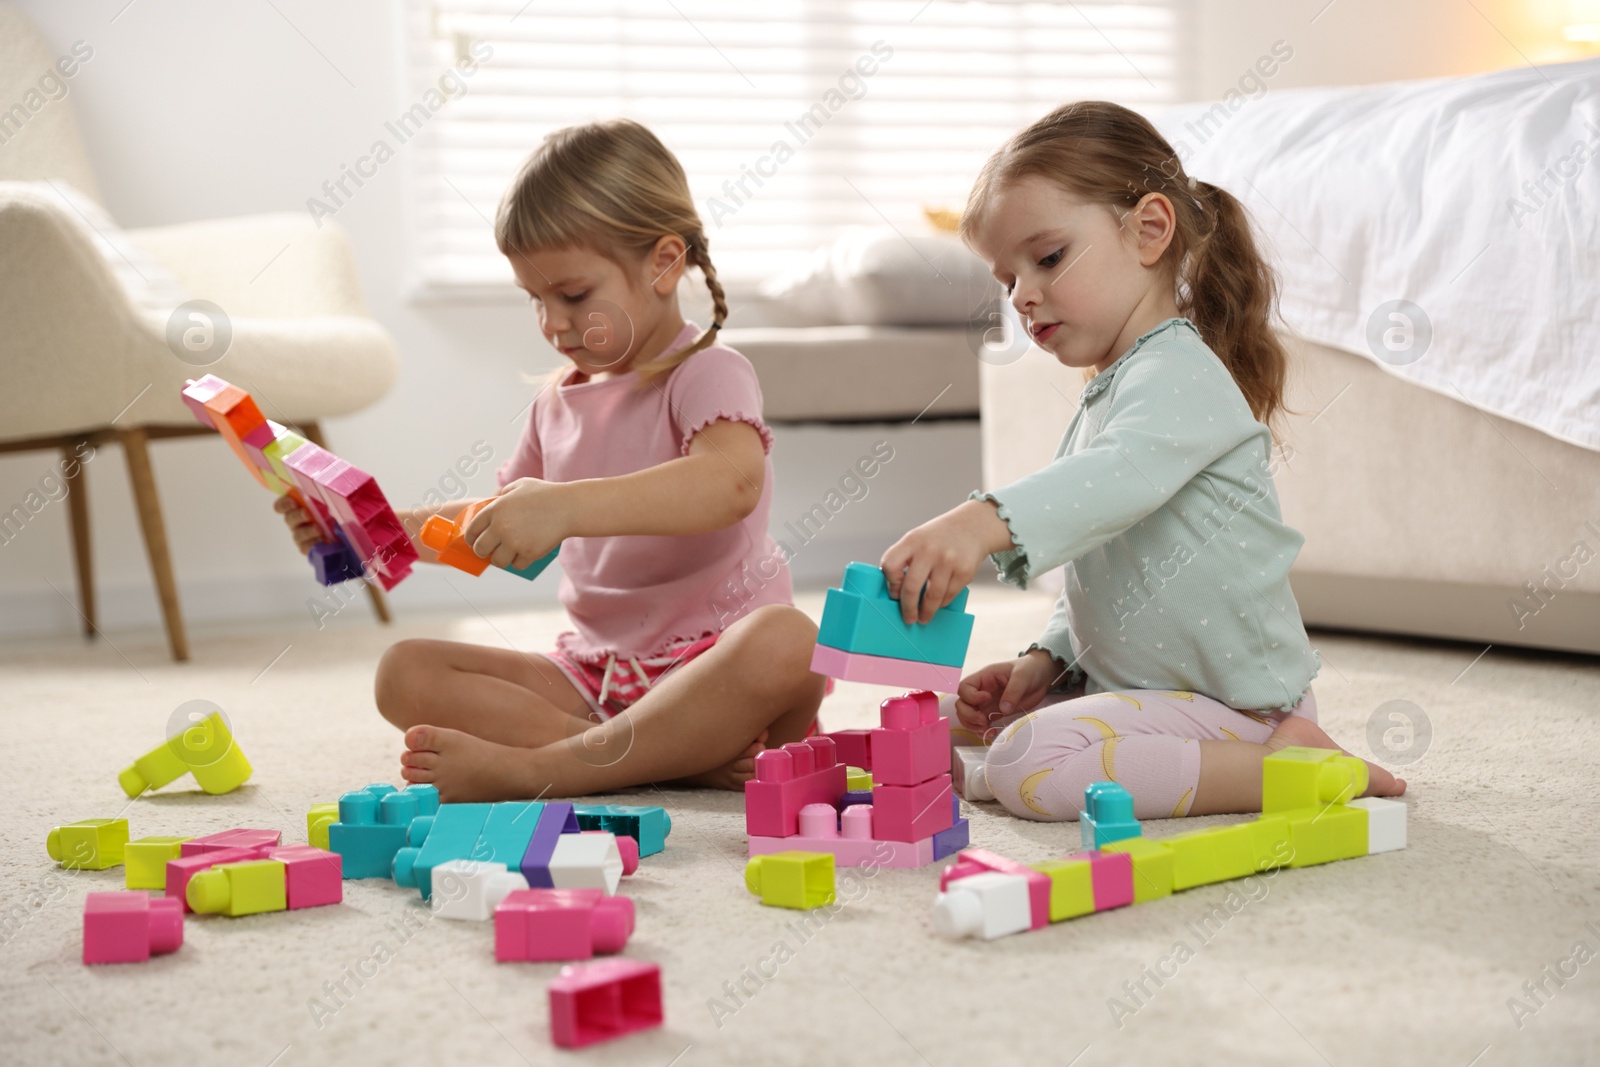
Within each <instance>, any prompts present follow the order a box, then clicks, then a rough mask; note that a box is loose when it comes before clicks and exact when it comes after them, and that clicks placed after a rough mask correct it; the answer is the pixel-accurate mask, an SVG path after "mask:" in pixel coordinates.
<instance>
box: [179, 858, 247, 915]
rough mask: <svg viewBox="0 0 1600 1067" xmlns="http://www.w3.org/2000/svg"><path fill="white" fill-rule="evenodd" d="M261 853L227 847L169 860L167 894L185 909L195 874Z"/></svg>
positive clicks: (187, 907) (238, 861) (187, 905)
mask: <svg viewBox="0 0 1600 1067" xmlns="http://www.w3.org/2000/svg"><path fill="white" fill-rule="evenodd" d="M260 858H261V854H260V853H258V852H257V851H256V850H255V849H250V848H225V849H222V850H221V851H219V852H202V853H200V854H199V855H197V856H179V857H178V858H177V859H175V860H168V861H167V896H169V897H171V898H172V899H173V900H176V901H177V902H178V903H179V905H181V906H182V908H183V910H184V911H190V910H191V909H190V907H189V882H190V880H191V879H193V878H194V876H195V875H197V874H200V873H202V872H204V871H209V870H210V869H211V868H213V867H217V866H220V865H222V864H224V863H243V862H246V861H248V860H257V859H260Z"/></svg>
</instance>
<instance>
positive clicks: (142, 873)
mask: <svg viewBox="0 0 1600 1067" xmlns="http://www.w3.org/2000/svg"><path fill="white" fill-rule="evenodd" d="M187 840H189V839H188V838H187V837H141V838H139V840H137V841H129V842H128V843H127V845H126V846H124V847H123V850H122V855H123V870H122V876H123V883H122V884H123V885H125V886H127V887H128V888H129V889H161V890H165V889H166V888H167V861H168V860H175V859H177V858H178V857H179V856H180V855H182V854H183V852H182V849H181V848H180V846H181V845H182V844H183V843H184V842H185V841H187ZM180 910H181V909H180Z"/></svg>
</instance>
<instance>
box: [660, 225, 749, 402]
mask: <svg viewBox="0 0 1600 1067" xmlns="http://www.w3.org/2000/svg"><path fill="white" fill-rule="evenodd" d="M684 258H685V259H687V260H688V261H689V264H690V265H691V266H695V267H699V268H700V273H701V274H704V275H705V276H706V288H707V289H709V290H711V325H710V326H708V327H707V328H706V329H705V331H704V332H703V333H701V334H700V336H699V337H697V338H695V340H694V343H693V344H691V345H689V346H688V347H686V348H684V349H682V350H680V351H677V352H674V353H672V355H670V356H667V357H665V358H664V359H652V360H651V361H650V362H648V363H642V364H640V365H639V367H638V373H639V379H640V381H641V382H643V381H648V380H649V379H651V378H653V377H655V376H656V375H658V374H665V373H666V372H667V371H670V370H671V369H672V368H673V367H676V366H677V365H678V364H680V363H682V362H683V361H684V360H686V359H688V358H689V357H690V356H692V355H694V354H695V353H696V352H699V351H701V350H702V349H706V348H710V347H711V345H712V344H714V343H715V342H716V339H717V331H718V330H720V329H722V324H723V323H724V322H726V321H727V319H728V298H727V295H726V294H725V293H723V291H722V283H721V282H719V281H718V280H717V268H716V267H714V266H712V264H711V251H710V249H708V248H707V247H706V239H705V235H704V234H702V233H691V234H689V235H688V237H687V238H686V239H685V241H684Z"/></svg>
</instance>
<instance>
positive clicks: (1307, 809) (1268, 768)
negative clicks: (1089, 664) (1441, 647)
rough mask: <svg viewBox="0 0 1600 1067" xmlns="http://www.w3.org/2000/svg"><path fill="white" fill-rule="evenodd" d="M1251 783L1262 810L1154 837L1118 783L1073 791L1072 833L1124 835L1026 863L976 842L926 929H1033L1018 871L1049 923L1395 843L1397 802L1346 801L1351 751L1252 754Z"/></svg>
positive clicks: (949, 932) (1402, 830)
mask: <svg viewBox="0 0 1600 1067" xmlns="http://www.w3.org/2000/svg"><path fill="white" fill-rule="evenodd" d="M1280 757H1281V759H1280ZM1262 779H1263V790H1262V794H1263V806H1264V808H1265V809H1266V810H1265V811H1263V813H1262V814H1261V815H1260V816H1259V817H1257V818H1255V819H1252V820H1249V821H1247V822H1242V823H1234V824H1231V825H1228V826H1211V827H1207V828H1205V829H1203V830H1193V831H1189V832H1186V833H1180V834H1174V835H1172V836H1170V837H1163V838H1147V837H1143V836H1139V827H1138V823H1137V821H1136V820H1133V819H1132V805H1131V802H1130V803H1128V804H1127V805H1126V806H1125V805H1124V804H1123V803H1122V798H1123V797H1125V796H1126V793H1125V792H1122V791H1121V787H1119V786H1114V783H1110V782H1096V783H1093V784H1091V785H1090V786H1089V787H1088V789H1086V790H1085V798H1084V817H1085V818H1091V817H1092V818H1093V821H1094V826H1093V828H1090V827H1085V828H1084V830H1083V836H1084V839H1085V841H1088V840H1089V839H1090V838H1091V836H1092V835H1098V834H1100V833H1102V832H1107V831H1109V832H1110V833H1112V834H1116V835H1126V836H1117V837H1115V838H1114V839H1113V840H1109V841H1106V842H1105V843H1104V844H1103V845H1101V846H1099V847H1098V848H1093V849H1085V850H1084V851H1082V852H1077V853H1073V854H1072V855H1070V856H1066V857H1064V858H1062V859H1058V860H1050V861H1047V862H1045V863H1039V864H1034V865H1033V866H1032V867H1031V868H1022V865H1021V864H1017V863H1014V862H1012V861H1010V860H1007V859H1004V858H1003V857H997V856H995V855H994V854H993V853H989V852H986V851H983V850H981V849H966V850H963V851H962V852H960V853H958V854H957V856H956V861H955V863H953V864H951V865H950V866H949V867H947V868H946V869H945V870H944V872H943V874H942V876H941V878H940V882H939V888H940V893H939V896H938V897H937V898H936V900H935V902H934V912H933V922H934V926H935V928H936V929H938V930H939V932H941V933H943V934H945V935H946V936H949V937H957V938H959V937H979V938H983V939H986V940H988V939H993V938H996V937H1003V936H1005V935H1007V934H1010V933H1017V932H1020V930H1022V929H1028V928H1032V929H1037V928H1038V921H1037V920H1038V915H1039V902H1040V897H1039V896H1038V888H1037V886H1038V883H1037V882H1034V883H1030V881H1029V877H1028V876H1029V874H1031V875H1032V876H1033V877H1034V878H1037V879H1042V880H1043V883H1044V897H1043V900H1044V903H1045V907H1046V913H1047V919H1048V921H1049V922H1060V921H1062V920H1065V919H1074V918H1077V917H1079V916H1082V915H1088V914H1091V913H1093V912H1100V911H1107V910H1110V909H1112V908H1120V907H1125V906H1127V905H1129V904H1141V903H1144V902H1146V901H1152V900H1159V899H1161V898H1162V897H1166V896H1170V895H1171V894H1172V893H1174V892H1181V891H1182V890H1185V889H1192V888H1195V887H1197V886H1203V885H1212V884H1215V883H1218V882H1225V881H1229V880H1232V879H1236V878H1243V877H1246V876H1249V875H1252V874H1258V873H1260V872H1262V871H1267V870H1273V869H1276V868H1281V867H1309V866H1314V865H1316V864H1320V863H1330V862H1333V861H1334V860H1342V859H1353V858H1356V857H1358V856H1368V855H1375V854H1377V853H1380V852H1391V851H1396V850H1399V849H1403V848H1405V844H1406V807H1405V804H1403V803H1402V802H1400V801H1398V800H1393V799H1387V798H1382V797H1361V798H1356V797H1355V794H1357V793H1360V792H1361V791H1362V790H1364V789H1365V788H1366V787H1367V777H1366V764H1365V763H1363V762H1362V761H1360V760H1357V759H1355V758H1354V757H1347V756H1341V755H1340V754H1339V752H1338V751H1336V750H1332V749H1328V750H1323V749H1306V748H1298V749H1297V748H1285V749H1282V750H1280V751H1279V752H1277V753H1274V754H1273V755H1271V756H1268V757H1267V758H1266V759H1264V760H1263V761H1262ZM1108 798H1109V799H1110V801H1111V803H1109V804H1108V803H1107V800H1108ZM1130 801H1131V798H1130ZM1130 824H1131V825H1130ZM1129 831H1131V832H1129ZM980 879H981V880H980ZM1007 879H1009V880H1007ZM1030 890H1031V891H1032V892H1031V893H1030ZM1022 899H1026V900H1027V901H1028V903H1029V905H1030V911H1029V916H1028V917H1029V920H1030V921H1029V922H1028V923H1026V924H1024V923H1023V922H1022V919H1021V912H1020V911H1019V905H1018V904H1017V901H1018V900H1022Z"/></svg>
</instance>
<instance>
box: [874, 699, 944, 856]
mask: <svg viewBox="0 0 1600 1067" xmlns="http://www.w3.org/2000/svg"><path fill="white" fill-rule="evenodd" d="M878 714H879V717H880V721H881V722H882V723H883V725H882V726H881V727H879V728H878V729H876V730H873V731H872V780H873V782H874V783H876V784H877V785H880V786H884V785H917V784H919V783H921V782H926V781H927V780H928V779H930V778H934V777H936V776H937V775H938V774H940V772H943V771H948V770H949V769H950V720H949V719H946V718H944V717H943V716H942V715H940V714H939V697H938V696H937V695H936V694H934V693H931V692H929V691H927V690H926V689H924V690H920V691H918V692H915V693H907V694H905V695H904V696H898V697H890V698H889V699H888V700H885V701H884V702H883V703H882V704H881V705H879V708H878ZM941 829H942V827H941Z"/></svg>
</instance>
